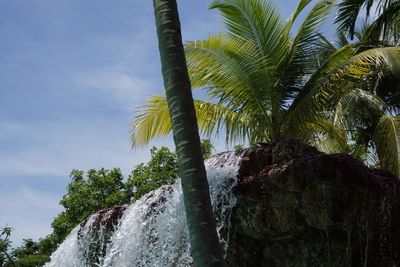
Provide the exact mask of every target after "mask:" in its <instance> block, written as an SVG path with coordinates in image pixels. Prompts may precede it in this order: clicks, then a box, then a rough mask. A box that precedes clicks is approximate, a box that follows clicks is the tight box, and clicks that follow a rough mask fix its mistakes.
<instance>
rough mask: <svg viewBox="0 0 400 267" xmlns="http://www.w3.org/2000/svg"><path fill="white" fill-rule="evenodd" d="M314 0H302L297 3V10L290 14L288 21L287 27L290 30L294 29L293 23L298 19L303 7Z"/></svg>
mask: <svg viewBox="0 0 400 267" xmlns="http://www.w3.org/2000/svg"><path fill="white" fill-rule="evenodd" d="M311 1H312V0H300V1H299V3H298V4H297V7H296V10H295V11H294V12H293V14H292V15H291V16H290V18H289V19H288V20H287V22H286V29H287V31H288V32H290V31H291V30H292V26H293V23H294V22H295V21H296V19H297V17H298V16H299V14H300V13H301V12H302V11H303V9H304V8H305V7H306V6H307V5H308V4H309V3H311Z"/></svg>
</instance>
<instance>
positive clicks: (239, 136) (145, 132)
mask: <svg viewBox="0 0 400 267" xmlns="http://www.w3.org/2000/svg"><path fill="white" fill-rule="evenodd" d="M194 107H195V110H196V117H197V123H198V126H199V130H200V132H201V133H202V134H205V135H208V136H210V135H211V134H213V133H218V132H219V130H221V129H225V132H226V140H227V142H230V143H233V142H235V141H238V140H240V141H242V140H245V139H246V138H248V136H249V132H248V125H247V120H246V119H245V117H243V116H240V114H238V113H235V112H232V111H231V110H229V109H227V108H225V107H223V106H221V105H218V104H214V103H210V102H206V101H202V100H194ZM170 132H171V119H170V115H169V110H168V103H167V100H166V98H165V96H151V97H150V98H149V99H148V100H147V101H146V105H144V106H142V107H140V108H138V109H137V111H136V116H135V118H134V119H133V121H132V128H131V142H132V146H133V147H138V146H140V145H145V144H148V143H149V141H150V140H152V139H154V138H157V137H163V136H167V135H168V134H169V133H170Z"/></svg>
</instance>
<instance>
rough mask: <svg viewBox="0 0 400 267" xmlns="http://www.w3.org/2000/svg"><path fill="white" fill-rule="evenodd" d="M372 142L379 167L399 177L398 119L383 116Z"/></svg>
mask: <svg viewBox="0 0 400 267" xmlns="http://www.w3.org/2000/svg"><path fill="white" fill-rule="evenodd" d="M374 142H375V145H376V149H377V152H378V156H379V161H380V164H381V167H382V168H383V169H385V170H388V171H390V172H392V173H393V174H394V175H396V176H397V177H400V117H392V116H383V117H382V118H381V119H380V120H379V123H378V125H377V127H376V130H375V134H374Z"/></svg>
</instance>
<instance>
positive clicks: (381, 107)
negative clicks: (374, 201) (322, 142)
mask: <svg viewBox="0 0 400 267" xmlns="http://www.w3.org/2000/svg"><path fill="white" fill-rule="evenodd" d="M369 29H370V26H369V25H367V26H364V27H363V30H362V31H361V32H357V31H355V32H354V36H355V37H357V41H356V42H353V44H352V46H353V47H355V49H356V53H357V51H365V50H367V49H371V42H370V39H369V36H368V34H369V32H368V31H369ZM338 37H339V38H338V42H337V44H338V49H340V48H341V47H344V46H348V45H350V42H349V40H347V38H346V36H345V34H344V33H342V32H339V34H338ZM396 61H397V62H396ZM399 61H400V58H398V57H397V58H394V59H393V60H392V61H391V62H392V63H394V64H393V66H391V67H390V68H388V67H387V66H383V67H380V68H375V69H371V72H370V73H369V74H368V75H366V76H365V78H364V79H362V80H360V81H358V82H356V83H352V84H351V86H352V87H353V89H352V90H351V91H349V93H347V94H345V95H343V96H342V97H341V99H340V100H339V101H338V104H337V106H336V109H335V113H334V123H335V125H337V126H340V127H342V128H344V129H345V130H346V132H347V133H348V134H349V135H350V137H351V138H350V139H351V142H352V143H353V148H354V151H353V155H354V156H355V157H358V156H364V157H366V158H364V161H365V162H366V163H367V164H371V163H372V165H375V166H380V167H381V168H382V169H386V170H388V171H390V172H392V173H393V174H395V175H396V176H397V177H400V91H399V90H400V87H399V83H400V69H399V67H398V64H399ZM396 65H397V67H396Z"/></svg>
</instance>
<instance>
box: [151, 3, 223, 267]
mask: <svg viewBox="0 0 400 267" xmlns="http://www.w3.org/2000/svg"><path fill="white" fill-rule="evenodd" d="M153 4H154V11H155V17H156V26H157V35H158V42H159V50H160V56H161V65H162V73H163V78H164V86H165V91H166V96H167V102H168V107H169V112H170V115H171V121H172V131H173V136H174V142H175V146H176V153H177V156H178V163H179V170H180V176H181V179H182V190H183V196H184V203H185V210H186V218H187V224H188V228H189V235H190V245H191V250H192V257H193V260H194V264H195V266H197V267H208V266H210V267H211V266H212V267H214V266H215V267H217V266H218V267H220V266H224V262H223V259H222V251H221V248H220V246H219V241H218V237H217V233H216V224H215V218H214V215H213V213H212V207H211V201H210V195H209V187H208V181H207V174H206V170H205V167H204V160H203V156H202V151H201V146H200V137H199V130H198V126H197V120H196V113H195V110H194V104H193V96H192V91H191V84H190V80H189V76H188V71H187V67H186V60H185V54H184V50H183V45H182V37H181V28H180V22H179V15H178V9H177V4H176V0H153Z"/></svg>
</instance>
